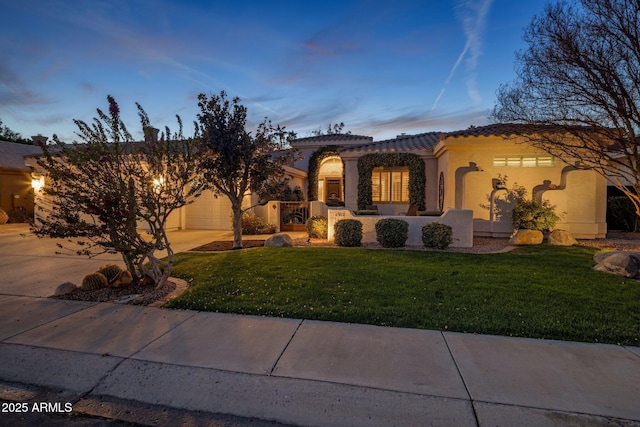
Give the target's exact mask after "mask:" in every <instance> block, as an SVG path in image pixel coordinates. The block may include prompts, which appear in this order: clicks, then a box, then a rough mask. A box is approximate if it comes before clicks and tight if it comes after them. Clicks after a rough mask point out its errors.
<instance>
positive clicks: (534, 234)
mask: <svg viewBox="0 0 640 427" xmlns="http://www.w3.org/2000/svg"><path fill="white" fill-rule="evenodd" d="M543 240H544V235H543V234H542V231H540V230H518V232H517V233H516V235H515V236H513V237H512V238H511V239H509V244H510V245H515V246H523V245H539V244H541V243H542V241H543Z"/></svg>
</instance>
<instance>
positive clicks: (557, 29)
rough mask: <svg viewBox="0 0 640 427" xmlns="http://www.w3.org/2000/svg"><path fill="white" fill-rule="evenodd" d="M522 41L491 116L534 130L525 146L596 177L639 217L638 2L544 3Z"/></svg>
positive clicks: (625, 0)
mask: <svg viewBox="0 0 640 427" xmlns="http://www.w3.org/2000/svg"><path fill="white" fill-rule="evenodd" d="M524 40H525V41H526V42H527V43H528V48H527V49H525V50H523V51H520V52H518V53H517V54H516V65H517V66H516V72H517V78H516V80H515V81H514V82H512V83H510V84H507V85H504V86H502V87H501V88H500V89H499V90H498V93H497V98H498V99H497V103H496V106H495V108H494V111H493V117H494V118H495V119H497V120H498V121H500V122H513V123H524V124H528V125H531V128H530V129H529V132H526V135H525V138H526V139H527V140H528V142H530V143H531V144H533V145H534V146H538V147H540V148H542V149H544V150H546V151H547V152H549V153H551V154H553V155H555V156H558V157H560V158H563V159H566V160H573V161H576V160H577V161H579V162H580V164H581V165H582V166H585V167H589V168H592V169H594V170H596V171H598V172H600V173H601V174H602V175H604V176H605V177H606V178H607V179H608V180H609V181H610V182H611V183H612V184H613V185H615V186H616V187H617V188H619V189H620V190H621V191H622V192H624V193H625V194H626V195H627V196H628V197H629V198H630V199H631V200H632V201H633V203H634V205H635V208H636V211H637V212H638V213H639V214H640V196H639V195H638V194H640V151H639V149H638V141H639V140H638V132H639V131H640V109H639V108H640V2H638V1H629V0H581V1H579V2H575V1H574V2H566V1H561V2H559V3H557V4H554V5H547V6H546V8H545V9H544V11H543V12H542V13H541V14H540V15H539V16H536V17H534V18H533V20H532V21H531V23H530V24H529V26H528V28H527V29H526V30H525V35H524Z"/></svg>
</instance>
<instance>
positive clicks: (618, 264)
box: [593, 251, 640, 278]
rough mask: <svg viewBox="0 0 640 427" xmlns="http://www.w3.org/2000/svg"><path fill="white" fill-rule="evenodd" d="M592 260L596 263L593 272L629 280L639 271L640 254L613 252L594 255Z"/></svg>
mask: <svg viewBox="0 0 640 427" xmlns="http://www.w3.org/2000/svg"><path fill="white" fill-rule="evenodd" d="M593 258H594V260H595V261H596V262H598V264H597V265H596V266H595V267H593V269H594V270H598V271H604V272H606V273H612V274H617V275H618V276H624V277H629V278H634V277H636V276H637V275H638V271H639V270H640V253H636V252H621V251H614V252H605V253H604V255H601V254H596V255H595V256H594V257H593ZM598 260H599V261H598Z"/></svg>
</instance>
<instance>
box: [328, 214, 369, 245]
mask: <svg viewBox="0 0 640 427" xmlns="http://www.w3.org/2000/svg"><path fill="white" fill-rule="evenodd" d="M333 228H334V231H335V241H336V245H338V246H348V247H354V246H360V245H361V243H362V223H361V222H360V221H358V220H357V219H341V220H340V221H338V222H336V224H335V225H334V227H333Z"/></svg>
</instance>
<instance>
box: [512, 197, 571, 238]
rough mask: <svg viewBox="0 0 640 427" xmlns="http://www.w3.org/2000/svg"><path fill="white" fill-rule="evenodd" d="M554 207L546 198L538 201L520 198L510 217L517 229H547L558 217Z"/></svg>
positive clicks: (552, 225)
mask: <svg viewBox="0 0 640 427" xmlns="http://www.w3.org/2000/svg"><path fill="white" fill-rule="evenodd" d="M555 208H556V207H555V206H553V205H552V204H551V203H549V201H548V200H544V201H543V202H538V201H536V200H527V199H524V198H521V199H518V201H517V202H516V205H515V207H514V208H513V211H512V212H511V219H512V220H513V225H514V226H515V227H516V228H519V229H525V230H540V231H549V230H552V229H553V227H555V225H556V223H557V222H558V220H559V219H560V218H559V217H558V215H556V212H555Z"/></svg>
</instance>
